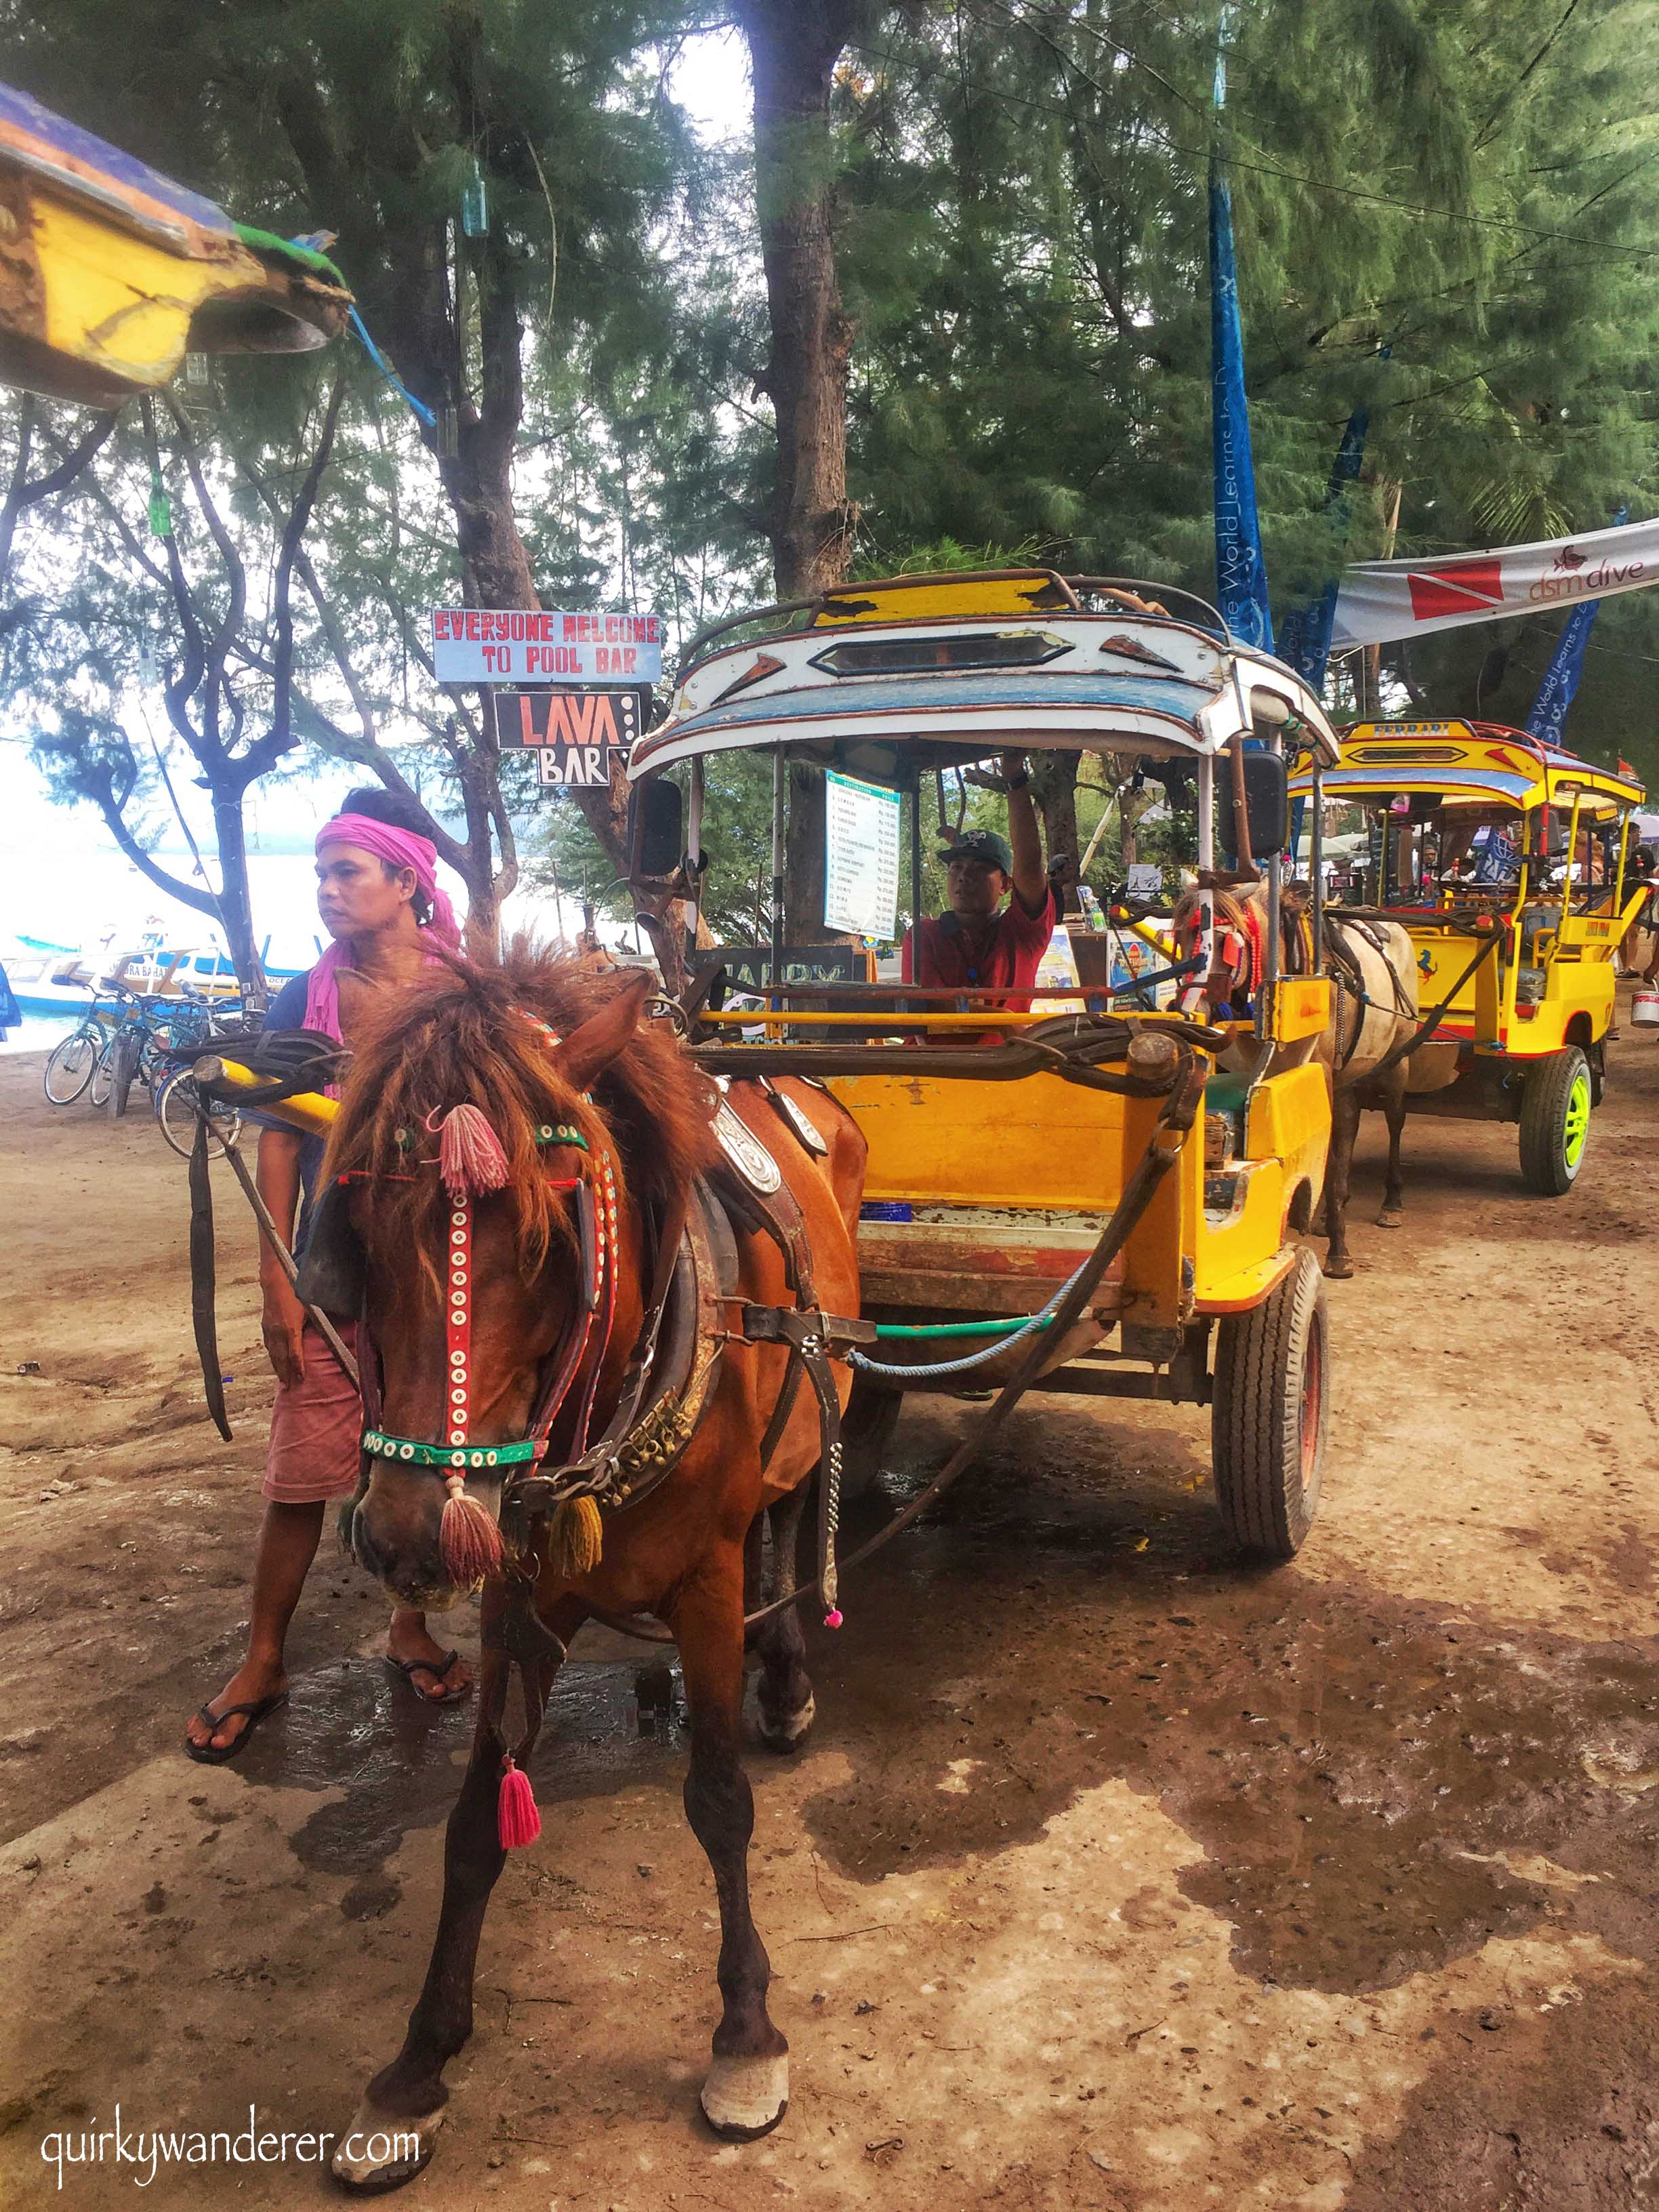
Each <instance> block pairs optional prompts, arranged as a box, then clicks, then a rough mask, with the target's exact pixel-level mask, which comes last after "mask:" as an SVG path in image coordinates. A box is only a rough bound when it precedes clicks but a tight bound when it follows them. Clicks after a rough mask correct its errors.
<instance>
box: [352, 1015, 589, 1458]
mask: <svg viewBox="0 0 1659 2212" xmlns="http://www.w3.org/2000/svg"><path fill="white" fill-rule="evenodd" d="M526 1019H530V1020H532V1021H535V1018H534V1017H533V1016H526ZM535 1026H536V1027H537V1028H538V1029H539V1030H542V1031H543V1032H544V1036H546V1038H547V1041H548V1043H549V1046H550V1047H552V1046H556V1044H558V1042H560V1040H559V1038H558V1036H556V1034H555V1032H554V1031H553V1030H550V1029H549V1028H548V1027H547V1025H546V1024H544V1023H543V1022H540V1021H535ZM476 1111H477V1109H471V1108H467V1109H456V1108H452V1109H450V1112H449V1113H448V1114H447V1115H445V1116H444V1117H443V1118H444V1122H445V1124H446V1125H447V1124H448V1123H449V1122H450V1121H452V1120H453V1119H454V1118H455V1116H456V1115H458V1114H460V1113H463V1112H465V1113H469V1114H472V1113H476ZM479 1119H480V1120H482V1116H480V1117H479ZM437 1122H438V1110H437V1109H434V1111H433V1113H432V1114H431V1115H428V1118H427V1127H428V1130H433V1129H434V1128H435V1127H436V1126H437ZM487 1126H488V1125H487V1124H486V1125H485V1127H486V1128H487ZM537 1139H538V1143H540V1144H543V1145H545V1146H567V1145H568V1146H577V1147H579V1148H580V1150H582V1151H583V1152H587V1153H588V1155H589V1158H590V1161H591V1166H590V1168H589V1170H588V1173H587V1174H586V1176H580V1175H579V1176H568V1177H560V1178H558V1179H556V1181H555V1182H554V1184H553V1186H552V1187H553V1188H555V1189H562V1190H570V1191H574V1192H575V1193H576V1194H577V1207H578V1213H579V1217H580V1233H579V1240H578V1241H579V1245H580V1253H581V1261H582V1267H583V1278H582V1283H581V1289H580V1297H579V1300H578V1303H577V1306H576V1309H575V1310H574V1312H573V1314H572V1315H571V1316H570V1319H569V1321H568V1322H567V1323H566V1326H565V1329H564V1332H563V1334H562V1337H561V1339H560V1341H559V1343H558V1344H557V1345H556V1346H555V1348H554V1350H553V1352H551V1354H550V1356H549V1358H548V1360H547V1362H546V1364H545V1365H544V1370H543V1379H542V1382H541V1385H540V1388H539V1389H538V1392H537V1396H536V1401H535V1406H534V1409H533V1411H532V1416H531V1423H530V1429H529V1432H528V1434H527V1435H526V1436H525V1437H522V1438H520V1440H519V1441H518V1442H516V1443H504V1444H489V1445H479V1444H477V1443H474V1441H473V1438H472V1391H473V1384H474V1381H475V1376H474V1372H473V1363H472V1310H473V1284H472V1229H473V1204H474V1197H475V1184H476V1183H479V1182H480V1181H481V1187H482V1188H483V1190H486V1191H487V1190H488V1189H490V1188H501V1185H502V1183H503V1182H505V1180H506V1170H505V1161H504V1160H502V1159H501V1158H500V1148H499V1144H498V1143H495V1139H494V1137H493V1132H492V1133H490V1141H491V1142H492V1143H495V1154H494V1158H493V1160H492V1161H491V1164H490V1165H489V1167H488V1169H487V1170H486V1172H485V1173H484V1175H483V1177H482V1179H480V1178H478V1177H477V1176H472V1177H469V1176H468V1174H467V1172H466V1170H465V1168H464V1167H461V1166H459V1165H458V1166H454V1167H453V1168H452V1165H451V1163H450V1153H451V1149H452V1148H451V1147H450V1146H449V1145H448V1143H447V1134H446V1141H445V1142H444V1143H443V1145H442V1146H441V1150H440V1152H439V1153H438V1154H436V1155H435V1156H434V1157H433V1158H430V1159H427V1160H422V1161H421V1162H420V1163H419V1165H420V1166H422V1167H423V1168H425V1167H435V1168H438V1169H439V1170H440V1171H441V1172H442V1173H444V1174H445V1176H446V1177H447V1189H448V1193H449V1197H450V1201H451V1203H450V1211H449V1219H448V1225H447V1247H446V1253H445V1267H444V1273H445V1277H446V1282H445V1298H446V1319H445V1361H444V1375H445V1379H444V1407H443V1418H444V1422H445V1428H444V1433H443V1436H442V1437H441V1438H440V1439H439V1440H438V1441H437V1442H436V1443H426V1442H424V1441H422V1440H421V1439H418V1438H416V1437H397V1436H392V1435H391V1434H390V1433H389V1432H388V1431H386V1429H385V1428H384V1427H383V1426H382V1425H381V1423H380V1379H379V1376H378V1373H377V1371H376V1366H375V1362H374V1359H373V1358H372V1357H370V1358H364V1359H363V1360H362V1362H361V1363H360V1371H361V1381H362V1398H363V1415H364V1426H363V1434H362V1449H363V1450H364V1452H365V1454H367V1455H368V1456H369V1457H371V1458H375V1459H382V1460H386V1461H387V1462H390V1463H392V1464H394V1465H398V1466H408V1467H421V1468H430V1469H431V1470H432V1471H433V1472H434V1473H435V1474H439V1475H440V1476H441V1479H442V1480H443V1482H444V1485H445V1487H446V1488H447V1491H448V1492H449V1494H450V1496H451V1497H452V1498H459V1497H460V1496H461V1495H462V1494H463V1492H465V1486H466V1480H467V1476H468V1475H469V1474H496V1473H500V1474H501V1476H502V1479H503V1480H504V1482H505V1484H506V1485H507V1486H509V1487H510V1486H511V1485H512V1484H513V1482H514V1481H515V1480H520V1479H521V1478H520V1477H519V1476H518V1475H516V1474H514V1472H513V1470H514V1469H518V1468H523V1469H526V1470H527V1471H533V1470H534V1469H535V1468H538V1466H539V1465H540V1462H542V1460H543V1459H544V1457H545V1455H546V1453H547V1448H548V1442H549V1437H550V1433H551V1431H552V1427H553V1424H554V1423H555V1421H556V1419H558V1417H559V1414H560V1413H561V1412H562V1409H563V1407H564V1406H565V1405H566V1403H567V1402H568V1399H569V1396H570V1393H571V1391H572V1389H574V1387H575V1384H576V1381H577V1378H578V1376H581V1375H582V1373H583V1370H584V1368H586V1380H585V1382H584V1383H583V1386H582V1395H581V1401H580V1407H579V1410H578V1413H577V1416H576V1423H575V1428H574V1435H573V1438H572V1443H571V1447H570V1460H569V1462H568V1463H567V1466H568V1471H569V1472H570V1473H571V1474H573V1475H574V1476H575V1477H576V1480H575V1481H574V1482H573V1485H572V1488H571V1494H572V1495H575V1494H578V1493H579V1492H580V1490H582V1489H583V1488H588V1489H591V1488H593V1487H597V1486H598V1485H594V1484H592V1483H584V1482H583V1481H582V1480H581V1473H582V1472H585V1470H580V1468H579V1463H580V1462H581V1461H582V1459H583V1455H585V1454H586V1451H587V1449H588V1431H589V1428H590V1425H591V1424H592V1414H593V1405H594V1400H595V1398H596V1396H597V1395H598V1391H599V1376H600V1375H601V1373H602V1371H603V1370H604V1367H605V1356H606V1353H607V1352H608V1351H609V1349H610V1344H611V1331H612V1327H613V1324H614V1322H615V1319H616V1311H617V1275H618V1260H619V1251H620V1232H619V1223H618V1216H617V1178H616V1170H615V1168H614V1166H613V1164H612V1161H611V1152H610V1148H609V1146H607V1145H605V1142H604V1141H603V1139H601V1140H599V1143H598V1145H597V1146H593V1145H590V1143H589V1141H588V1139H587V1138H586V1136H585V1135H584V1134H583V1133H582V1132H581V1131H580V1129H577V1128H575V1127H572V1126H569V1125H562V1124H561V1125H555V1124H550V1123H544V1124H543V1125H542V1127H540V1128H539V1129H538V1131H537ZM454 1149H455V1151H456V1152H457V1155H458V1156H459V1146H457V1147H455V1148H454ZM496 1162H499V1164H495V1163H496ZM361 1172H362V1171H359V1173H361ZM356 1179H357V1177H356V1175H348V1176H342V1177H341V1180H342V1182H351V1181H355V1180H356ZM590 1352H591V1353H592V1358H591V1359H590V1357H589V1355H590Z"/></svg>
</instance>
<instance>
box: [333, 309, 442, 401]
mask: <svg viewBox="0 0 1659 2212" xmlns="http://www.w3.org/2000/svg"><path fill="white" fill-rule="evenodd" d="M348 312H349V314H350V317H351V327H352V329H353V330H354V331H356V333H357V335H358V337H360V338H361V339H362V342H363V351H364V352H365V353H366V354H367V355H368V357H369V359H370V360H371V361H372V362H374V366H375V368H378V369H379V370H380V374H381V375H382V376H383V377H385V379H386V382H387V383H388V384H389V385H390V386H392V390H393V391H394V392H396V393H397V394H398V398H400V399H402V400H403V401H404V403H405V404H407V406H408V408H409V410H410V413H411V414H412V415H413V416H414V417H415V419H416V422H420V423H421V424H422V425H423V426H424V428H427V429H428V430H435V429H436V428H437V427H438V418H437V416H435V414H434V413H433V411H432V410H431V409H430V408H429V407H428V405H427V404H426V402H425V400H423V399H417V398H416V397H415V394H414V393H413V392H411V391H410V388H409V386H407V385H406V384H405V383H404V380H403V379H402V378H401V377H400V376H399V375H398V372H397V370H396V369H394V368H392V363H391V362H389V361H388V360H387V359H386V356H385V355H384V354H383V353H382V352H381V351H380V348H379V346H377V345H376V344H375V343H374V339H373V338H372V337H370V336H369V335H368V328H367V326H366V325H365V324H364V322H363V319H362V316H361V315H360V314H359V313H357V310H356V307H352V308H350V309H349V310H348Z"/></svg>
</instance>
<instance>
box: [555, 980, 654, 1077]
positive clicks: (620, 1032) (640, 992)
mask: <svg viewBox="0 0 1659 2212" xmlns="http://www.w3.org/2000/svg"><path fill="white" fill-rule="evenodd" d="M652 988H653V982H652V978H651V976H650V975H648V974H647V972H646V970H645V969H643V968H636V969H634V970H633V971H632V972H631V973H630V974H629V978H628V981H626V982H625V983H624V984H623V987H622V988H621V990H619V991H618V992H617V993H616V994H615V995H614V996H613V997H611V998H610V999H607V1000H605V1004H604V1006H601V1007H600V1008H599V1012H598V1013H597V1014H590V1015H589V1016H588V1018H587V1019H586V1021H585V1022H584V1023H582V1024H581V1026H580V1028H579V1029H574V1030H571V1032H570V1034H569V1036H568V1037H567V1038H566V1039H565V1041H564V1042H563V1043H562V1045H561V1046H560V1048H559V1071H560V1073H562V1075H565V1076H567V1077H568V1079H569V1080H570V1082H571V1083H572V1084H573V1085H574V1087H575V1088H576V1089H577V1090H578V1091H591V1090H592V1087H593V1085H594V1084H595V1083H596V1082H597V1081H598V1080H599V1077H600V1076H601V1075H603V1074H604V1073H605V1069H606V1068H607V1067H609V1066H610V1065H611V1061H612V1060H615V1058H616V1057H617V1054H618V1053H619V1052H621V1051H622V1049H623V1047H624V1046H625V1045H626V1044H627V1042H628V1040H629V1037H631V1036H633V1034H634V1032H635V1030H636V1029H637V1028H638V1027H639V1025H640V1016H641V1013H642V1012H644V1010H645V1002H646V1000H647V999H648V998H649V997H650V995H651V992H652Z"/></svg>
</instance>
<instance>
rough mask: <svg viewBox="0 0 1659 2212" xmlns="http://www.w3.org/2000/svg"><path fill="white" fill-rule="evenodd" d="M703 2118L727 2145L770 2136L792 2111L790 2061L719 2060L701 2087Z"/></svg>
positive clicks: (785, 2055) (783, 2056) (783, 2054)
mask: <svg viewBox="0 0 1659 2212" xmlns="http://www.w3.org/2000/svg"><path fill="white" fill-rule="evenodd" d="M700 2101H701V2103H702V2116H703V2118H704V2119H706V2120H707V2121H708V2124H709V2126H710V2127H711V2128H713V2130H714V2133H715V2134H716V2135H717V2136H725V2138H726V2142H755V2141H756V2139H757V2137H758V2136H769V2135H770V2134H771V2132H772V2130H773V2129H774V2128H775V2127H776V2125H777V2124H778V2122H779V2121H780V2120H781V2118H783V2116H784V2114H785V2113H786V2112H787V2111H788V2109H789V2057H788V2053H787V2051H783V2052H780V2053H779V2055H778V2057H775V2058H716V2059H715V2061H714V2064H713V2065H712V2066H711V2067H710V2068H709V2069H708V2080H707V2081H705V2082H704V2083H703V2085H702V2099H701V2100H700Z"/></svg>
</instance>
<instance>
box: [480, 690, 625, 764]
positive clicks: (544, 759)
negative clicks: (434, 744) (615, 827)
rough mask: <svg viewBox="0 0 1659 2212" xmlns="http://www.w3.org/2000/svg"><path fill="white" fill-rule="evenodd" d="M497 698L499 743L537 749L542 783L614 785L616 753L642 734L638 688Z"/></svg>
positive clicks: (511, 693) (522, 693)
mask: <svg viewBox="0 0 1659 2212" xmlns="http://www.w3.org/2000/svg"><path fill="white" fill-rule="evenodd" d="M639 733H640V702H639V695H638V694H637V693H636V692H634V691H497V692H496V693H495V738H496V742H497V743H498V744H501V745H513V746H525V745H530V746H533V747H535V748H536V749H537V750H538V753H539V754H540V760H539V762H538V778H539V781H541V782H543V783H558V784H565V785H569V784H573V783H581V784H606V783H609V782H610V781H611V755H612V754H613V753H617V752H620V753H623V754H624V755H625V754H626V753H627V750H628V748H629V745H631V744H633V742H634V740H635V738H636V737H638V735H639Z"/></svg>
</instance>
